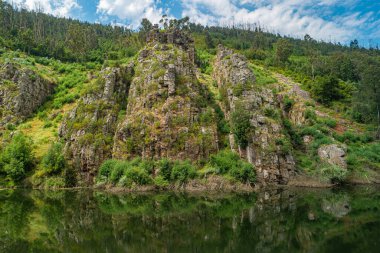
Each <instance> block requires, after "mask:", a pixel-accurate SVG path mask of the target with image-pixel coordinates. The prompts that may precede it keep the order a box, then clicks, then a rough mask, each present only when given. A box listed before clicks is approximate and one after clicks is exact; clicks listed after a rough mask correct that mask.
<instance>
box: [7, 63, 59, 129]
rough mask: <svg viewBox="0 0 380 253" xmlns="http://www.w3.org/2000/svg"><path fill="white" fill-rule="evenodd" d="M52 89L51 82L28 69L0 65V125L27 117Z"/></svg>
mask: <svg viewBox="0 0 380 253" xmlns="http://www.w3.org/2000/svg"><path fill="white" fill-rule="evenodd" d="M53 91H54V83H53V82H51V81H49V80H47V79H45V78H43V77H41V76H40V75H38V74H37V73H35V72H34V71H32V70H30V69H25V68H21V67H20V66H18V65H17V64H13V63H6V64H4V65H0V126H4V125H6V124H7V123H17V122H19V121H21V120H23V119H25V118H27V117H28V116H30V115H31V114H32V113H33V112H34V111H35V110H36V109H37V108H38V107H39V106H41V105H42V104H43V103H44V102H45V100H46V99H47V97H48V96H49V95H51V94H52V93H53Z"/></svg>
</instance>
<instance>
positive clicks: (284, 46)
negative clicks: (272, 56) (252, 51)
mask: <svg viewBox="0 0 380 253" xmlns="http://www.w3.org/2000/svg"><path fill="white" fill-rule="evenodd" d="M292 52H293V47H292V44H291V43H290V42H289V40H287V39H279V40H278V41H277V43H276V60H277V61H278V62H281V63H284V62H287V61H288V60H289V57H290V55H291V54H292Z"/></svg>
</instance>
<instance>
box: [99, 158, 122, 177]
mask: <svg viewBox="0 0 380 253" xmlns="http://www.w3.org/2000/svg"><path fill="white" fill-rule="evenodd" d="M117 162H118V161H117V160H113V159H111V160H106V161H104V162H103V163H102V165H101V166H100V168H99V173H98V175H99V176H102V177H105V178H109V177H110V176H111V172H112V171H113V169H114V167H115V165H116V163H117Z"/></svg>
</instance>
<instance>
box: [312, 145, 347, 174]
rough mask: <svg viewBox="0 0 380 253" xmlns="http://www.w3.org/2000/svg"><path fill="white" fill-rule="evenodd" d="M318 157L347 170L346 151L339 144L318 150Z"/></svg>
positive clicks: (324, 146) (325, 146)
mask: <svg viewBox="0 0 380 253" xmlns="http://www.w3.org/2000/svg"><path fill="white" fill-rule="evenodd" d="M318 156H319V158H320V159H321V160H322V161H325V162H327V163H329V164H331V165H336V166H339V167H340V168H342V169H347V162H346V151H345V148H344V147H342V146H339V145H337V144H331V145H323V146H321V147H320V148H319V149H318Z"/></svg>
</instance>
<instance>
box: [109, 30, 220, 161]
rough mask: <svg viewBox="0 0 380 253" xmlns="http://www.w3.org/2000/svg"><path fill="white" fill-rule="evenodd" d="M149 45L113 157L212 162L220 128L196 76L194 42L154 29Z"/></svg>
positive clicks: (142, 60) (182, 35) (140, 61)
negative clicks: (211, 154)
mask: <svg viewBox="0 0 380 253" xmlns="http://www.w3.org/2000/svg"><path fill="white" fill-rule="evenodd" d="M148 42H149V43H148V45H147V47H146V48H145V49H144V50H142V51H141V53H140V55H139V58H138V63H137V64H136V68H135V71H136V75H135V77H134V79H133V81H132V83H131V88H130V91H129V98H128V105H127V111H126V116H125V119H124V121H123V122H122V123H121V124H119V125H118V127H117V131H116V134H115V142H114V149H113V157H115V158H119V159H128V158H131V157H134V156H141V157H143V158H161V157H166V158H170V159H191V160H197V159H201V158H206V157H207V156H208V155H209V154H210V153H214V152H216V151H217V149H218V137H217V127H216V123H215V122H216V120H215V113H214V111H213V109H212V108H210V107H208V106H207V93H206V89H205V88H204V87H203V86H202V85H201V84H200V83H199V82H198V80H197V77H196V74H195V67H194V63H193V61H194V60H193V52H194V47H193V45H192V44H191V43H190V42H191V40H190V39H189V38H187V37H186V36H185V35H184V34H177V33H176V32H174V33H172V32H169V33H162V32H159V31H155V30H153V31H152V32H151V35H150V36H148ZM189 43H190V44H189Z"/></svg>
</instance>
